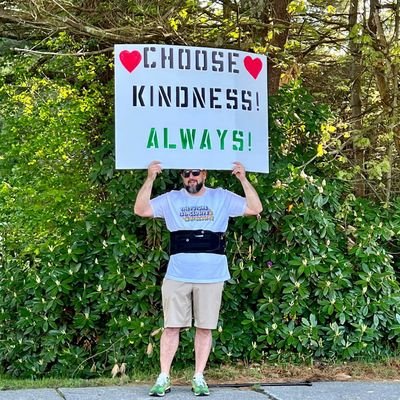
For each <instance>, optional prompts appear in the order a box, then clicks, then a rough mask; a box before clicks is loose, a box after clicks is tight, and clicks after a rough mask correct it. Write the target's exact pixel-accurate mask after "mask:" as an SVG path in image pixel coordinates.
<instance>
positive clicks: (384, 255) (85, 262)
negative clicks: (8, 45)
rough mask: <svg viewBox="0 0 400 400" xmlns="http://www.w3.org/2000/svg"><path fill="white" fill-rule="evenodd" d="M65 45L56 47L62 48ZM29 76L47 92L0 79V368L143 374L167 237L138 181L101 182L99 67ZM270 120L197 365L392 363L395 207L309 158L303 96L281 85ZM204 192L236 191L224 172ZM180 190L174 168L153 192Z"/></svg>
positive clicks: (108, 117) (153, 336) (140, 176)
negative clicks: (267, 146)
mask: <svg viewBox="0 0 400 400" xmlns="http://www.w3.org/2000/svg"><path fill="white" fill-rule="evenodd" d="M67 39H68V38H64V37H61V38H59V41H60V43H61V44H62V45H65V46H67V45H68V46H71V45H73V43H72V44H71V43H69V42H68V40H67ZM66 42H67V43H66ZM58 45H60V44H58ZM41 68H42V67H41ZM43 68H44V69H43V70H42V72H43V74H48V75H51V76H52V81H51V83H49V82H46V83H44V82H41V81H38V80H37V78H35V76H30V75H29V74H28V73H27V72H26V69H23V68H22V70H21V71H22V72H19V70H18V69H15V71H16V72H14V75H13V79H15V80H16V81H17V82H20V84H19V86H18V85H17V86H16V87H14V88H9V87H7V86H5V85H3V86H2V88H1V90H0V97H1V99H2V103H4V104H5V108H4V110H7V112H3V113H1V116H0V117H1V119H2V130H1V137H2V141H1V144H0V146H1V150H2V152H3V154H4V155H5V156H4V157H3V158H2V159H1V160H0V162H1V170H0V177H1V180H2V182H1V185H0V201H1V204H0V215H1V221H2V222H1V223H2V225H1V233H0V372H1V373H8V374H10V375H13V376H20V377H39V376H42V375H45V374H47V375H53V376H57V375H58V376H72V375H73V376H84V377H91V376H96V375H99V374H100V375H101V374H104V372H105V371H110V370H111V368H112V366H113V365H114V363H115V362H118V363H122V362H126V363H127V364H128V366H129V367H130V368H143V365H144V366H145V367H146V368H149V369H150V368H154V367H155V366H156V365H158V361H157V360H156V359H157V358H158V351H159V350H158V347H159V346H158V345H159V338H160V335H161V331H162V330H161V327H162V313H161V304H160V283H161V280H162V277H163V274H164V272H165V267H166V264H167V260H168V255H167V253H166V251H165V250H166V249H167V247H168V233H167V232H166V230H165V228H164V225H163V222H162V221H159V220H152V219H140V218H137V217H135V216H134V215H133V211H132V205H133V202H134V199H135V197H136V193H137V191H138V190H139V188H140V186H141V184H142V182H143V180H144V177H145V172H144V171H142V172H137V171H134V172H133V171H132V172H131V171H115V170H114V154H113V140H112V137H113V127H112V111H111V105H112V97H111V88H110V86H109V85H108V83H107V82H109V77H107V74H108V61H107V60H106V59H105V58H102V57H96V58H94V59H87V60H84V61H83V60H75V62H74V63H73V64H72V65H71V64H68V62H66V61H65V59H64V61H63V60H60V59H54V60H52V61H51V62H49V63H47V64H46V65H45V66H44V67H43ZM60 71H63V73H62V75H66V76H69V77H71V81H70V83H68V84H67V83H66V81H65V79H63V78H61V77H60V76H59V75H58V74H60ZM95 77H96V79H94V78H95ZM102 80H104V85H102ZM3 83H5V82H3ZM35 85H36V86H35ZM67 92H68V95H65V96H64V95H62V93H67ZM21 99H24V100H23V101H22V100H21ZM28 106H29V107H28ZM27 107H28V108H27ZM55 113H57V114H55ZM60 113H61V115H60ZM55 115H57V118H55V117H54V116H55ZM270 116H271V120H270V134H271V144H272V146H271V165H272V171H271V173H270V174H268V175H258V174H249V179H250V180H251V181H252V183H253V184H254V186H255V187H256V188H257V190H258V192H259V194H260V197H261V199H262V202H263V205H264V212H263V214H262V216H261V218H259V219H256V218H239V219H235V220H234V221H232V222H231V225H230V228H229V232H228V233H229V248H228V257H229V262H230V265H231V273H232V279H231V280H230V281H228V282H227V283H226V289H225V292H224V303H223V308H222V311H221V319H220V326H219V329H218V330H217V331H215V333H214V340H215V342H214V346H213V352H212V354H211V359H210V361H211V362H212V363H221V362H230V361H231V362H234V361H235V360H248V361H257V362H260V361H267V360H287V361H301V360H311V359H315V358H323V359H340V360H346V359H351V358H353V357H362V358H373V357H379V356H383V355H386V354H389V353H393V352H395V351H396V349H397V348H398V344H399V340H400V309H399V307H400V306H399V304H400V302H399V300H400V299H399V282H398V277H397V276H396V273H395V271H394V269H393V266H394V260H393V259H392V257H391V255H390V251H392V249H393V248H394V247H393V246H395V244H396V242H395V237H396V235H397V234H398V233H399V232H400V217H399V216H400V206H399V205H395V206H394V212H395V215H396V217H395V218H392V217H391V215H392V214H393V210H389V209H384V208H383V207H380V206H379V205H378V204H374V203H372V202H368V201H365V200H360V199H356V198H354V196H353V195H352V194H351V192H350V190H349V188H348V187H346V185H345V184H343V183H341V182H339V181H337V180H335V179H334V178H333V176H334V174H333V172H334V168H335V166H334V163H332V162H330V161H332V160H329V158H328V155H325V156H321V157H315V155H316V153H317V145H318V144H320V143H321V141H323V140H322V138H321V126H322V125H323V124H325V125H326V124H329V123H330V118H331V115H330V114H329V110H328V109H327V108H326V107H325V106H319V105H318V104H315V103H314V102H313V99H312V97H311V96H310V95H309V94H308V93H306V91H305V90H304V89H303V88H302V87H301V85H299V84H295V85H293V86H291V87H287V88H284V89H282V91H281V92H280V94H279V95H278V96H276V98H274V99H272V102H271V110H270ZM3 139H4V140H3ZM65 157H67V159H65ZM311 160H313V161H312V162H311ZM67 161H69V162H67ZM328 161H329V162H328ZM303 165H307V167H306V169H305V171H303V169H304V168H303V167H302V166H303ZM332 166H333V167H332ZM208 183H209V185H210V186H223V187H226V188H228V189H231V190H234V191H235V192H238V193H241V187H240V184H239V182H237V180H235V179H233V178H232V177H231V174H229V173H226V172H215V173H210V174H209V182H208ZM179 186H180V181H179V177H178V175H177V173H176V171H164V172H163V174H162V176H160V177H159V178H158V179H157V180H156V183H155V187H154V195H157V194H160V193H163V192H165V191H166V190H170V189H174V188H176V187H179ZM192 341H193V330H185V331H184V332H183V333H182V340H181V345H180V348H179V352H178V354H177V358H176V365H177V366H178V367H179V366H182V365H187V364H188V363H190V364H191V363H192V360H193V343H192Z"/></svg>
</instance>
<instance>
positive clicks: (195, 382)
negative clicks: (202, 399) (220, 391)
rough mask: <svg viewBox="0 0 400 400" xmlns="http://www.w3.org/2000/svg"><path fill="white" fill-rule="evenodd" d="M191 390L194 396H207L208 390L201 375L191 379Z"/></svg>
mask: <svg viewBox="0 0 400 400" xmlns="http://www.w3.org/2000/svg"><path fill="white" fill-rule="evenodd" d="M192 391H193V393H194V395H195V396H209V395H210V391H209V390H208V386H207V383H206V381H205V380H204V378H203V377H202V376H194V377H193V379H192Z"/></svg>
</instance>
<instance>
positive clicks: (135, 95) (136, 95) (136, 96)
mask: <svg viewBox="0 0 400 400" xmlns="http://www.w3.org/2000/svg"><path fill="white" fill-rule="evenodd" d="M132 89H133V90H132V92H133V93H132V94H133V103H132V105H133V107H137V105H138V101H139V103H140V105H141V106H142V107H144V105H145V104H144V101H143V90H144V86H143V85H142V86H140V89H139V92H138V87H137V86H133V88H132Z"/></svg>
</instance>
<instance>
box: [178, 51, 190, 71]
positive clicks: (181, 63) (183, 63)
mask: <svg viewBox="0 0 400 400" xmlns="http://www.w3.org/2000/svg"><path fill="white" fill-rule="evenodd" d="M183 54H185V58H186V60H184V59H183V58H184V56H183ZM178 61H179V66H178V68H179V69H190V51H189V49H179V50H178Z"/></svg>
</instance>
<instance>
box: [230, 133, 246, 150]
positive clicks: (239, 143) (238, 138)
mask: <svg viewBox="0 0 400 400" xmlns="http://www.w3.org/2000/svg"><path fill="white" fill-rule="evenodd" d="M232 133H233V142H234V144H233V150H236V151H243V131H237V130H234V131H233V132H232Z"/></svg>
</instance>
